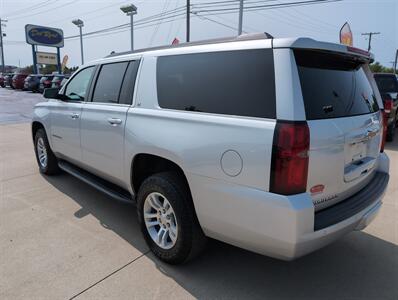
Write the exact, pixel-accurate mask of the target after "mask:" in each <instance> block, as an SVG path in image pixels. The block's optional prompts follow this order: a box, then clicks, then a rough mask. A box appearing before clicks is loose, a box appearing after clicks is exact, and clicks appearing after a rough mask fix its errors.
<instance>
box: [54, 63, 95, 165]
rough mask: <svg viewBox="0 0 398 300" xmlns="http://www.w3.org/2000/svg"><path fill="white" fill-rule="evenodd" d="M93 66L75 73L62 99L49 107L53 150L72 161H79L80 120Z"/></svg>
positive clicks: (80, 156)
mask: <svg viewBox="0 0 398 300" xmlns="http://www.w3.org/2000/svg"><path fill="white" fill-rule="evenodd" d="M93 71H94V67H88V68H85V69H83V70H81V71H79V73H78V74H76V75H75V76H74V77H73V78H72V79H71V80H70V81H69V82H68V85H67V86H66V88H65V90H64V92H63V93H62V94H63V98H64V99H63V100H62V101H61V100H58V101H56V102H55V103H54V106H53V107H52V108H51V141H52V147H53V151H54V152H55V153H57V154H59V155H60V156H61V157H63V158H65V159H67V160H70V161H71V162H74V163H79V162H81V159H82V155H81V148H80V122H81V114H82V107H83V105H84V101H85V99H86V97H87V94H88V89H89V86H90V82H91V78H92V75H93V73H94V72H93Z"/></svg>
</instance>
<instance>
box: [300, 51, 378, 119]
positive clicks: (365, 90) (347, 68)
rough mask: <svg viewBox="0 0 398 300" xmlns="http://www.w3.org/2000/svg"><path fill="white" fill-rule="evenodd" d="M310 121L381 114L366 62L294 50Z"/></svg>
mask: <svg viewBox="0 0 398 300" xmlns="http://www.w3.org/2000/svg"><path fill="white" fill-rule="evenodd" d="M295 58H296V62H297V65H298V72H299V76H300V83H301V89H302V93H303V98H304V106H305V111H306V115H307V119H308V120H315V119H327V118H338V117H350V116H356V115H362V114H368V113H373V112H375V111H378V109H379V107H378V105H377V100H376V96H375V94H374V92H373V89H372V87H371V85H370V83H369V80H368V78H367V76H366V73H365V71H364V68H363V67H364V65H363V62H361V61H359V60H357V59H355V58H353V57H348V56H344V55H341V54H335V53H330V52H320V51H310V50H295Z"/></svg>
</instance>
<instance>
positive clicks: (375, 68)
mask: <svg viewBox="0 0 398 300" xmlns="http://www.w3.org/2000/svg"><path fill="white" fill-rule="evenodd" d="M369 67H370V70H371V71H372V72H373V73H394V70H393V68H387V67H385V66H383V65H381V64H380V63H379V62H378V61H376V62H375V63H373V64H370V65H369Z"/></svg>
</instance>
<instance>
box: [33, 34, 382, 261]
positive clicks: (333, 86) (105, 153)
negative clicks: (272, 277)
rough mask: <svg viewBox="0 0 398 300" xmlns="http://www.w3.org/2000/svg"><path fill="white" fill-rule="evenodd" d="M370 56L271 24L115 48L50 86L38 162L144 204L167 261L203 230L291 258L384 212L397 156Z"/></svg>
mask: <svg viewBox="0 0 398 300" xmlns="http://www.w3.org/2000/svg"><path fill="white" fill-rule="evenodd" d="M372 60H373V56H371V55H370V54H369V53H367V52H365V51H363V50H360V49H356V48H352V47H347V46H344V45H340V44H332V43H325V42H318V41H315V40H312V39H308V38H296V39H269V38H267V36H266V35H264V34H259V35H245V36H240V37H238V38H233V39H225V40H217V42H216V43H214V42H212V41H206V42H202V43H194V44H182V45H179V46H173V47H159V48H152V49H148V50H139V51H135V52H131V53H130V54H123V56H122V57H121V56H120V55H117V54H115V55H111V56H109V57H107V58H104V59H101V60H97V61H95V62H92V63H89V64H87V65H84V66H82V67H81V68H80V69H79V70H78V71H77V72H76V73H75V74H74V75H73V76H72V77H71V78H70V79H69V80H68V82H67V84H66V85H65V86H64V87H63V88H62V89H61V90H59V91H58V89H46V90H45V92H44V97H45V98H48V99H49V101H47V102H43V103H40V104H37V105H36V107H35V109H34V117H33V123H32V134H33V140H34V149H35V154H36V158H37V162H38V166H39V169H40V172H42V173H44V174H48V175H51V174H55V173H57V172H59V170H64V171H66V172H68V173H70V174H72V175H74V176H76V177H78V178H80V179H82V180H84V181H85V182H86V183H88V184H90V185H92V186H94V187H96V188H98V189H99V190H101V191H103V192H104V193H106V194H107V195H109V196H111V197H114V198H117V199H119V200H123V201H130V202H131V201H134V202H136V204H137V206H136V207H137V212H138V220H139V223H140V226H141V230H142V233H143V235H144V237H145V239H146V241H147V243H148V245H149V248H150V249H151V250H152V251H153V252H154V254H155V255H156V256H157V257H159V258H160V259H161V260H163V261H165V262H168V263H173V264H177V263H182V262H184V261H187V260H188V259H190V258H193V257H194V256H195V255H196V254H198V253H199V252H200V250H201V249H202V248H203V246H204V244H205V241H206V237H211V238H215V239H219V240H222V241H224V242H227V243H230V244H233V245H236V246H238V247H242V248H245V249H248V250H251V251H254V252H258V253H261V254H265V255H269V256H272V257H276V258H280V259H285V260H291V259H294V258H296V257H300V256H302V255H305V254H307V253H310V252H312V251H314V250H316V249H318V248H321V247H323V246H325V245H327V244H329V243H331V242H332V241H334V240H336V239H337V238H339V237H341V236H343V235H345V234H346V233H348V232H351V231H352V230H361V229H363V228H365V227H366V226H367V225H368V224H369V223H370V222H371V221H372V220H373V218H374V217H375V216H376V214H377V213H378V211H379V210H380V207H381V205H382V198H383V195H384V193H385V191H386V188H387V184H388V181H389V159H388V156H387V155H386V153H385V152H384V149H383V147H384V143H383V140H384V139H383V126H384V123H383V118H382V113H381V110H380V107H383V106H382V105H383V103H382V100H381V99H380V95H379V93H375V91H374V90H373V88H372V86H374V87H376V85H375V82H374V79H373V77H372V74H371V71H370V69H369V65H368V64H369V62H371V61H372ZM138 69H139V72H138Z"/></svg>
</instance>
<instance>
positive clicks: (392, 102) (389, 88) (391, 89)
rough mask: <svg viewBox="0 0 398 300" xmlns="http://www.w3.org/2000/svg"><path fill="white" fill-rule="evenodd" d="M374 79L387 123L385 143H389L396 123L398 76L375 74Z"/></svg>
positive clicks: (392, 137)
mask: <svg viewBox="0 0 398 300" xmlns="http://www.w3.org/2000/svg"><path fill="white" fill-rule="evenodd" d="M374 78H375V80H376V84H377V87H378V88H379V91H380V94H381V95H382V98H383V102H384V112H385V113H386V118H387V122H388V128H387V141H390V142H391V141H392V140H393V139H394V134H395V128H396V127H397V122H398V76H397V75H396V74H392V73H375V74H374Z"/></svg>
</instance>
